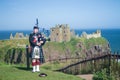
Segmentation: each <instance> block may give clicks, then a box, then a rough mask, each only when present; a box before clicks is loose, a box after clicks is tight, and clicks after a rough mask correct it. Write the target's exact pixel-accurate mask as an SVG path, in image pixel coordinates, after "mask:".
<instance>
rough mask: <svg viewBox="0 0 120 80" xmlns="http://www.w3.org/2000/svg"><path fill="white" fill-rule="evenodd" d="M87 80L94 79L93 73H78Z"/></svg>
mask: <svg viewBox="0 0 120 80" xmlns="http://www.w3.org/2000/svg"><path fill="white" fill-rule="evenodd" d="M77 76H79V77H81V78H83V79H85V80H92V77H93V74H84V75H77Z"/></svg>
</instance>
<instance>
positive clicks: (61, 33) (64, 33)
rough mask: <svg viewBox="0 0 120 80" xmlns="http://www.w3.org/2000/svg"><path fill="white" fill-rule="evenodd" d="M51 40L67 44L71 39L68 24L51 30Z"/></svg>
mask: <svg viewBox="0 0 120 80" xmlns="http://www.w3.org/2000/svg"><path fill="white" fill-rule="evenodd" d="M50 31H51V34H50V39H51V41H55V42H63V41H65V42H67V41H70V39H71V33H70V28H69V25H68V24H61V25H59V24H58V25H56V26H55V27H53V28H51V29H50Z"/></svg>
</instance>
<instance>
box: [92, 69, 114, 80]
mask: <svg viewBox="0 0 120 80" xmlns="http://www.w3.org/2000/svg"><path fill="white" fill-rule="evenodd" d="M106 72H107V69H102V70H101V71H98V72H96V73H94V76H93V80H115V78H114V76H112V75H108V74H107V73H106Z"/></svg>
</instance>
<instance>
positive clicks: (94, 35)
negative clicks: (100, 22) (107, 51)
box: [81, 30, 101, 39]
mask: <svg viewBox="0 0 120 80" xmlns="http://www.w3.org/2000/svg"><path fill="white" fill-rule="evenodd" d="M81 37H84V38H87V39H90V38H98V37H101V31H100V30H97V31H96V32H94V33H92V34H87V33H86V32H82V34H81Z"/></svg>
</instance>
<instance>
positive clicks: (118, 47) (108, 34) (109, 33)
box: [0, 29, 120, 52]
mask: <svg viewBox="0 0 120 80" xmlns="http://www.w3.org/2000/svg"><path fill="white" fill-rule="evenodd" d="M96 30H97V29H75V30H74V31H75V33H76V34H77V35H81V33H82V32H83V31H84V32H86V33H87V34H92V33H93V32H96ZM17 32H19V33H23V34H24V35H26V34H27V35H29V34H30V33H31V32H32V31H31V30H7V31H0V40H7V39H9V38H10V34H11V33H12V35H13V36H14V35H15V34H16V33H17ZM47 35H49V34H47ZM101 35H102V37H104V38H106V39H107V40H108V42H109V44H110V47H111V51H112V52H117V51H120V29H101Z"/></svg>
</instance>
